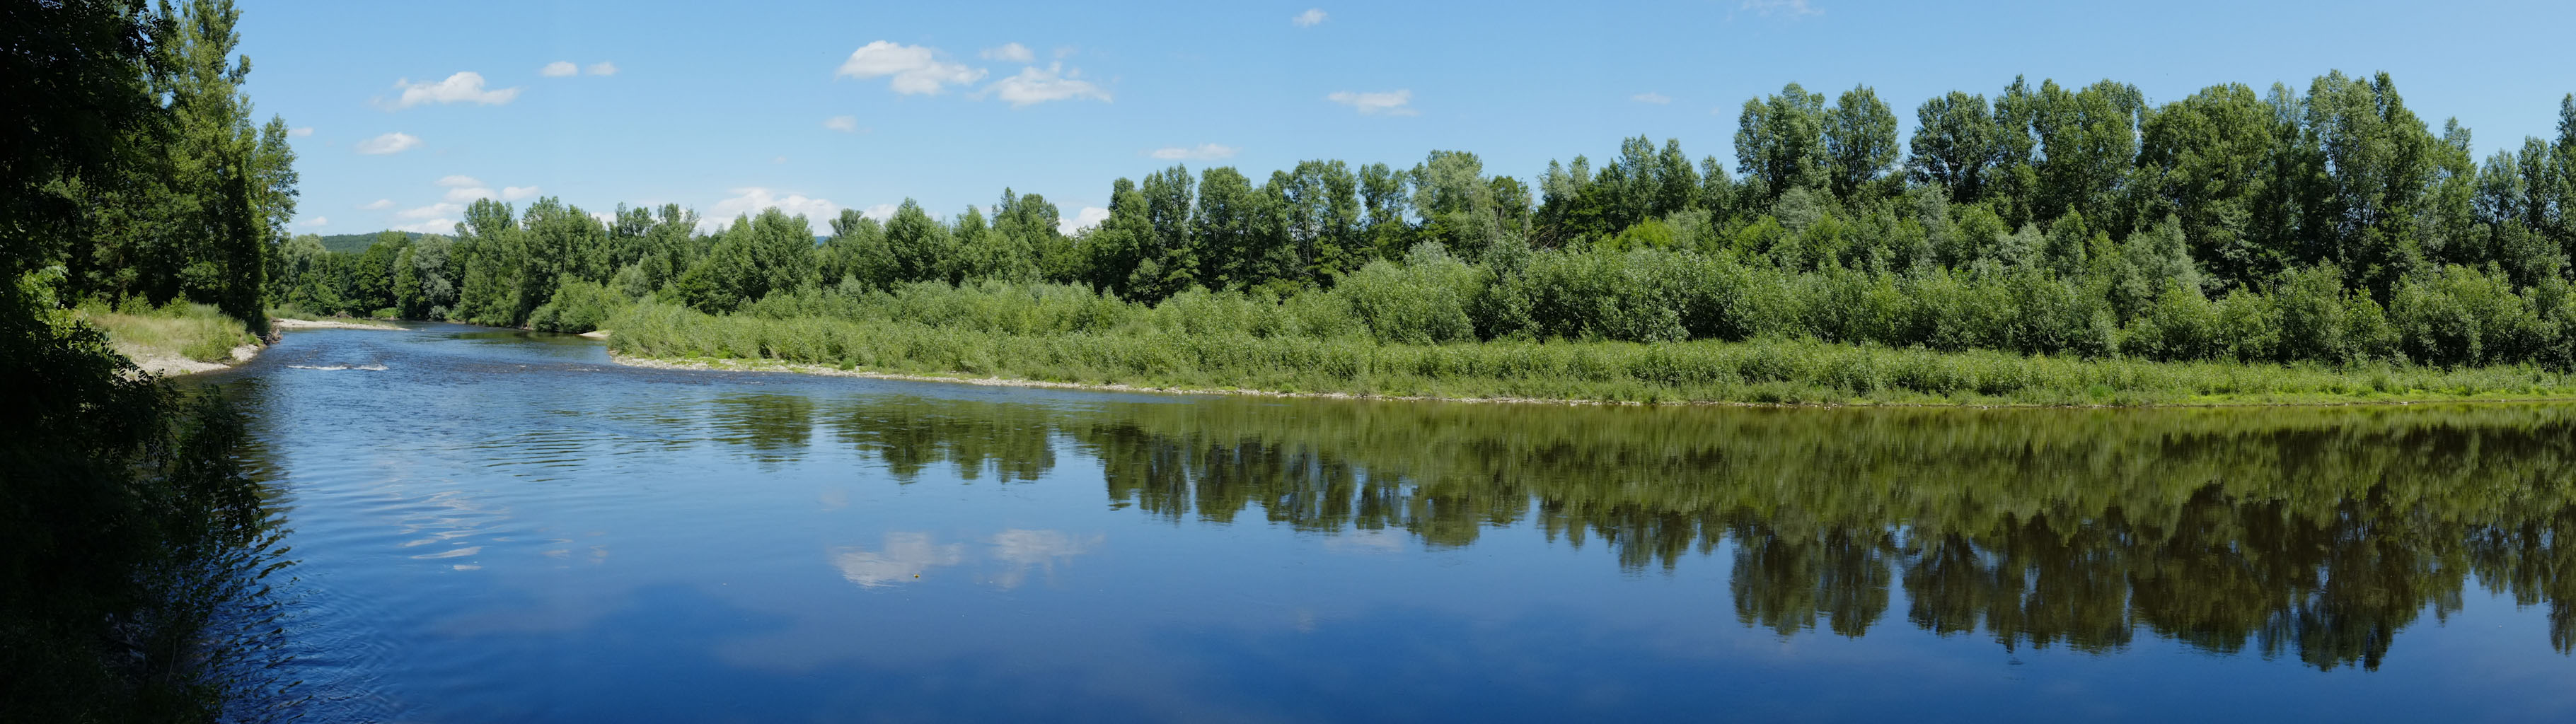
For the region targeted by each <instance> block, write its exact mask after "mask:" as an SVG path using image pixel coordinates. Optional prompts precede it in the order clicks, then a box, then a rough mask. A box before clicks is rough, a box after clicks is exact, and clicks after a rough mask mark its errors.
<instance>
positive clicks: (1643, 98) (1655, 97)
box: [1628, 91, 1673, 106]
mask: <svg viewBox="0 0 2576 724" xmlns="http://www.w3.org/2000/svg"><path fill="white" fill-rule="evenodd" d="M1628 100H1632V101H1636V102H1639V103H1653V104H1655V105H1659V106H1660V105H1664V104H1668V103H1671V102H1673V97H1672V96H1668V95H1664V94H1662V93H1656V92H1654V91H1647V92H1644V93H1639V94H1636V95H1633V96H1628Z"/></svg>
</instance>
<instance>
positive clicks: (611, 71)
mask: <svg viewBox="0 0 2576 724" xmlns="http://www.w3.org/2000/svg"><path fill="white" fill-rule="evenodd" d="M585 70H588V71H590V74H591V75H616V74H617V64H616V63H611V62H608V61H605V60H603V61H599V62H597V63H592V64H590V67H589V68H586V69H585Z"/></svg>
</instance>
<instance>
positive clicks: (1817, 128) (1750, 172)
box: [1735, 83, 1828, 207]
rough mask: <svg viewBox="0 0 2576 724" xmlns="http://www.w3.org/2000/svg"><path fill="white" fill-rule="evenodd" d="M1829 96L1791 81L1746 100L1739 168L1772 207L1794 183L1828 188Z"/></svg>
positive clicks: (1739, 130) (1739, 123) (1738, 138)
mask: <svg viewBox="0 0 2576 724" xmlns="http://www.w3.org/2000/svg"><path fill="white" fill-rule="evenodd" d="M1824 109H1825V97H1824V95H1823V94H1820V93H1809V92H1807V89H1806V88H1803V87H1800V86H1799V85H1798V84H1796V83H1791V84H1789V85H1787V86H1784V87H1782V88H1781V89H1780V92H1779V93H1778V94H1776V95H1771V96H1766V97H1763V98H1756V99H1752V100H1747V101H1745V102H1744V112H1743V113H1741V114H1738V115H1737V116H1736V130H1735V167H1736V169H1738V170H1740V171H1743V172H1744V176H1745V181H1746V182H1747V183H1750V184H1752V185H1753V188H1754V194H1755V197H1756V199H1755V200H1756V202H1757V203H1759V204H1760V205H1761V206H1763V207H1769V206H1770V205H1771V202H1772V201H1775V200H1778V199H1779V198H1780V195H1781V194H1783V193H1787V192H1788V190H1789V189H1793V188H1822V187H1824V186H1825V185H1826V183H1827V174H1826V170H1825V166H1826V164H1827V163H1828V161H1827V160H1826V157H1825V147H1824V134H1825V110H1824Z"/></svg>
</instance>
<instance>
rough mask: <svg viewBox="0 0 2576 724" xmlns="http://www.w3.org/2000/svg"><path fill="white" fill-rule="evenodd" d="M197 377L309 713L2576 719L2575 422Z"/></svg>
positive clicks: (245, 373) (732, 379)
mask: <svg viewBox="0 0 2576 724" xmlns="http://www.w3.org/2000/svg"><path fill="white" fill-rule="evenodd" d="M200 379H201V380H202V381H203V382H211V383H216V384H221V385H223V386H224V388H225V390H226V392H227V394H229V395H231V396H233V397H235V398H236V399H238V400H240V401H241V402H242V403H244V404H243V406H244V408H245V409H246V410H247V411H248V412H249V413H250V415H251V417H252V432H253V436H254V438H255V442H254V444H253V446H252V449H251V450H249V452H248V455H249V457H250V459H251V461H252V467H253V468H254V469H255V470H256V471H257V472H258V473H259V474H260V475H261V476H263V478H264V479H265V480H267V481H269V485H270V486H271V487H272V490H273V492H274V496H275V500H276V502H277V504H278V506H279V507H280V509H281V511H282V517H283V520H284V522H285V526H286V528H287V529H289V531H290V532H289V533H287V534H286V537H285V542H286V543H287V544H288V545H289V546H291V552H290V554H289V555H288V557H289V558H290V559H291V560H292V563H291V564H290V565H288V566H286V567H285V568H283V569H281V570H280V571H279V572H278V573H276V574H273V575H272V577H271V579H272V583H274V584H275V585H276V586H277V587H278V590H279V591H280V596H281V597H282V600H285V601H287V603H288V611H289V613H288V614H287V615H286V618H285V619H284V622H283V623H284V626H285V627H286V632H285V636H284V638H285V639H286V640H287V641H288V642H289V643H288V645H287V650H288V651H289V652H290V653H292V654H293V658H292V659H291V660H290V661H288V662H287V663H286V664H285V666H287V667H289V671H291V672H292V675H291V676H290V677H289V678H290V679H296V680H301V681H302V684H300V685H298V686H296V687H293V688H292V689H291V690H290V692H289V694H290V697H289V698H288V699H286V700H283V701H280V702H275V703H273V704H271V705H270V706H273V707H276V711H277V712H279V713H285V714H289V715H300V716H302V717H303V718H305V719H306V720H310V721H359V720H377V721H404V722H502V721H774V722H783V721H848V720H1003V719H1014V720H1016V719H1043V720H1102V721H1138V720H1146V721H1212V720H1223V721H1323V720H1331V721H1350V720H1358V721H1371V720H1421V719H1445V720H1515V721H1547V720H1554V721H1565V720H1604V719H1612V718H1627V717H1636V716H1662V717H1676V718H1686V719H1698V720H1705V719H1715V718H1729V719H1736V718H1743V719H1757V720H1767V719H1784V718H1785V719H1862V718H1870V719H1931V720H1953V719H1961V720H1987V719H1996V718H2016V719H2067V718H2078V717H2082V718H2107V719H2121V720H2160V719H2169V718H2172V717H2175V716H2217V717H2221V718H2225V719H2256V718H2298V719H2326V718H2332V717H2353V718H2361V719H2371V720H2382V719H2434V718H2443V719H2490V718H2508V719H2558V720H2566V719H2569V718H2571V717H2576V687H2571V686H2568V685H2567V682H2569V681H2576V657H2571V656H2570V653H2569V652H2570V650H2571V647H2576V549H2571V546H2576V543H2571V541H2576V406H2570V405H2548V404H2524V405H2486V406H2416V407H2353V408H2250V409H2155V410H1947V409H1746V408H1713V407H1656V408H1641V407H1590V406H1558V405H1504V404H1473V403H1426V402H1375V401H1350V400H1282V399H1272V398H1240V397H1204V396H1163V395H1145V394H1115V393H1093V392H1079V391H1067V390H1046V389H1027V388H1005V387H979V386H970V385H951V384H935V383H918V382H904V381H889V380H869V379H857V378H838V377H815V376H800V375H793V374H785V373H754V372H705V371H677V370H651V369H638V368H629V367H622V366H618V365H615V364H613V363H611V362H610V361H609V360H608V358H607V354H606V352H605V349H604V348H603V346H602V345H601V343H599V342H596V341H593V340H588V339H582V338H578V337H571V336H562V335H545V334H534V333H522V332H512V331H499V330H490V329H483V328H474V327H462V326H449V325H418V326H415V327H413V328H410V329H407V330H404V331H368V330H310V331H297V332H292V333H290V334H288V335H287V336H286V338H285V340H284V341H283V342H282V343H280V344H278V345H276V346H275V347H273V348H271V349H270V350H269V351H267V352H266V353H264V354H262V355H261V356H260V357H259V358H258V359H257V360H255V361H253V362H251V363H249V364H247V365H244V366H243V367H240V368H237V369H235V370H231V371H227V372H222V373H216V374H213V375H207V376H202V377H201V378H200ZM2562 573H2566V574H2568V575H2564V576H2562V575H2561V574H2562Z"/></svg>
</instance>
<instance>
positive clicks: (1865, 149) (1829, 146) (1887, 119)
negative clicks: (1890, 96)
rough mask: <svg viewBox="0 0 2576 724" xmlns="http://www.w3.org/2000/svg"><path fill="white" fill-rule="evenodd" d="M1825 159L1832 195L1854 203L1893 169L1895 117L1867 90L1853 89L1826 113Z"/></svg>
mask: <svg viewBox="0 0 2576 724" xmlns="http://www.w3.org/2000/svg"><path fill="white" fill-rule="evenodd" d="M1824 144H1825V157H1826V159H1827V162H1828V163H1829V168H1828V169H1827V173H1828V175H1829V176H1830V177H1831V179H1832V183H1833V191H1834V195H1835V196H1838V197H1841V198H1845V199H1854V198H1862V197H1863V196H1864V192H1866V191H1871V190H1872V189H1874V188H1875V187H1877V186H1878V185H1879V184H1878V181H1879V180H1880V179H1881V178H1882V177H1884V176H1886V174H1887V172H1888V170H1889V169H1891V168H1894V167H1895V165H1896V152H1897V146H1896V114H1895V113H1893V112H1890V111H1889V110H1888V108H1887V104H1886V103H1884V102H1881V101H1879V100H1878V92H1877V91H1875V90H1871V89H1870V87H1869V86H1866V85H1860V86H1853V87H1852V89H1851V90H1848V91H1844V92H1843V94H1842V97H1840V98H1836V99H1834V107H1832V108H1829V109H1826V110H1825V117H1824Z"/></svg>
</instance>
